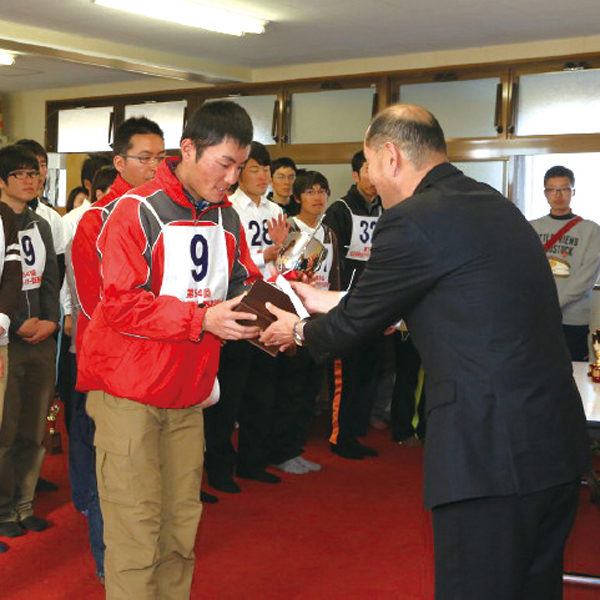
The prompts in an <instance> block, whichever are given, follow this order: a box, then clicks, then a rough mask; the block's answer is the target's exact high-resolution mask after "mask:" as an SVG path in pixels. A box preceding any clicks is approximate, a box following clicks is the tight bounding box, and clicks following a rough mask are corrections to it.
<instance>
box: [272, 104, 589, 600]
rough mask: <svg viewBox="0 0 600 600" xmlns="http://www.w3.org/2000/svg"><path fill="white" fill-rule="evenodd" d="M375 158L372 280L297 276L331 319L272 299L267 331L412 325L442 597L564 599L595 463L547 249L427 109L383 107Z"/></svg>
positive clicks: (341, 343)
mask: <svg viewBox="0 0 600 600" xmlns="http://www.w3.org/2000/svg"><path fill="white" fill-rule="evenodd" d="M365 153H366V155H367V159H368V162H369V175H370V177H371V179H372V180H373V182H374V183H375V185H376V187H377V190H378V192H379V194H380V196H381V198H382V201H383V204H384V206H385V207H386V209H387V210H386V211H385V212H384V214H383V216H382V217H381V219H380V220H379V223H378V225H377V228H376V231H375V235H374V240H373V248H372V253H371V258H370V260H369V262H368V264H367V267H366V269H365V271H364V273H363V275H362V277H361V278H360V280H359V282H358V284H357V285H356V287H354V288H352V289H351V290H350V291H349V292H348V293H347V294H346V295H345V296H344V297H343V298H342V299H341V300H340V299H339V295H338V296H335V295H334V293H332V292H328V293H324V292H319V291H318V290H314V289H312V288H310V286H306V285H302V284H299V285H297V286H296V290H297V292H298V293H299V294H300V296H301V297H302V299H303V301H304V302H305V305H306V306H307V308H308V310H309V311H310V312H312V313H315V312H321V313H325V312H326V313H327V314H326V315H324V316H322V317H321V318H318V319H315V320H311V321H309V322H304V321H298V320H297V317H295V316H292V315H290V314H289V313H284V312H283V311H278V310H277V309H275V308H271V310H272V312H274V313H275V314H276V315H277V316H278V320H277V321H276V322H275V323H274V324H273V325H271V327H270V328H269V329H267V330H266V331H265V332H264V333H263V335H262V339H263V340H264V341H267V342H268V343H273V344H279V345H280V346H285V345H287V344H290V343H291V342H292V340H294V341H296V343H299V344H306V346H307V347H308V349H309V351H310V352H311V354H312V355H313V357H315V358H316V359H318V360H325V359H328V358H332V357H334V356H339V355H341V354H343V353H344V352H347V351H348V350H349V349H351V348H352V347H354V346H356V344H358V343H360V341H361V340H362V339H364V338H365V337H366V336H367V335H369V334H370V333H372V332H373V331H378V330H379V331H381V330H383V329H385V328H386V327H388V326H390V325H391V324H393V323H395V322H397V321H398V320H399V319H400V318H401V317H402V318H404V319H405V320H406V322H407V325H408V327H409V330H410V332H411V334H412V336H413V340H414V342H415V345H416V346H417V348H418V350H419V353H420V354H421V357H422V361H423V366H424V368H425V372H426V374H427V377H426V380H427V384H426V385H427V402H428V406H427V411H428V435H427V445H426V448H425V504H426V506H427V507H428V508H432V509H433V529H434V541H435V568H436V598H437V599H444V600H446V599H458V598H461V599H468V600H473V599H483V598H485V599H486V600H489V599H492V598H498V599H519V600H521V599H525V598H526V599H533V598H535V599H539V600H542V599H544V600H551V599H556V598H561V597H562V560H563V549H564V544H565V540H566V538H567V535H568V533H569V531H570V529H571V526H572V523H573V519H574V517H575V513H576V509H577V499H578V481H579V477H580V474H581V473H583V472H584V471H585V470H586V469H587V468H588V466H589V465H588V461H589V459H588V452H587V435H586V423H585V417H584V413H583V408H582V405H581V399H580V397H579V394H578V392H577V389H576V387H575V383H574V381H573V378H572V371H571V362H570V359H569V354H568V352H567V349H566V346H565V342H564V337H563V335H562V329H561V313H560V308H559V304H558V299H557V294H556V288H555V285H554V281H553V279H552V273H551V272H550V268H549V266H548V261H547V259H546V257H545V255H544V250H543V248H542V245H541V244H540V242H539V239H538V237H537V235H536V234H535V232H534V231H533V229H532V228H531V226H530V225H529V224H528V223H527V221H526V220H525V219H524V217H523V216H522V215H521V214H520V212H519V210H518V209H517V208H516V207H515V206H514V205H513V204H512V203H510V202H508V201H507V200H506V199H505V198H503V197H502V196H501V195H500V194H499V193H498V192H496V191H495V190H493V189H492V188H490V187H489V186H487V185H484V184H481V183H478V182H476V181H473V180H472V179H470V178H468V177H466V176H465V175H463V174H462V173H461V172H460V171H459V170H458V169H456V168H455V167H453V166H452V165H451V164H450V163H448V159H447V156H446V145H445V141H444V135H443V132H442V130H441V128H440V126H439V124H438V122H437V121H436V120H435V118H434V117H433V116H432V115H431V114H430V113H428V112H427V111H425V110H424V109H422V108H420V107H416V106H408V105H398V106H393V107H390V108H388V109H386V110H385V111H383V112H382V113H380V114H379V115H378V116H376V117H375V118H374V120H373V121H372V123H371V125H370V127H369V129H368V130H367V134H366V137H365ZM338 301H339V304H338Z"/></svg>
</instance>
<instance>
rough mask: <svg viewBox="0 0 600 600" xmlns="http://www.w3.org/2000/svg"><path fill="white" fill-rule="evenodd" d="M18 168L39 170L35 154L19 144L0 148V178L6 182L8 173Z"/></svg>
mask: <svg viewBox="0 0 600 600" xmlns="http://www.w3.org/2000/svg"><path fill="white" fill-rule="evenodd" d="M19 169H31V170H32V171H39V169H40V164H39V162H38V159H37V156H36V155H35V154H34V153H33V152H31V150H28V149H27V148H26V147H25V146H22V145H20V144H12V145H11V146H5V147H4V148H0V179H2V181H4V183H6V184H8V174H9V173H12V172H13V171H18V170H19Z"/></svg>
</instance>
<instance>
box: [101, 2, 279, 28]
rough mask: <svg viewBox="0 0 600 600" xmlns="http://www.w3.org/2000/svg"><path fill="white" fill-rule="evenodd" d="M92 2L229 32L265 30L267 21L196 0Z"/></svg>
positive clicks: (137, 13)
mask: <svg viewBox="0 0 600 600" xmlns="http://www.w3.org/2000/svg"><path fill="white" fill-rule="evenodd" d="M92 2H94V3H95V4H99V5H100V6H106V7H107V8H114V9H116V10H123V11H125V12H129V13H133V14H135V15H143V16H145V17H151V18H153V19H161V20H163V21H170V22H172V23H180V24H181V25H188V26H190V27H198V28H200V29H208V30H209V31H216V32H218V33H228V34H230V35H244V34H245V33H264V31H265V25H266V24H267V23H268V21H265V20H264V19H258V18H257V17H253V16H251V15H248V14H245V13H241V12H238V11H236V10H233V9H228V8H219V7H218V6H216V5H214V4H208V3H202V2H196V1H195V0H92Z"/></svg>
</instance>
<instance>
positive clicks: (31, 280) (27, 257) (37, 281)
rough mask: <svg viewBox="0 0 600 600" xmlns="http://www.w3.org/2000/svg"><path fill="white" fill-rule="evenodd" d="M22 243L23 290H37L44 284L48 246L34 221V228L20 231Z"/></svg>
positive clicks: (20, 241)
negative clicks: (45, 244) (43, 277)
mask: <svg viewBox="0 0 600 600" xmlns="http://www.w3.org/2000/svg"><path fill="white" fill-rule="evenodd" d="M19 244H21V264H22V265H23V288H22V289H23V291H24V292H25V291H27V290H35V289H37V288H39V287H40V286H41V285H42V276H43V274H44V269H45V268H46V246H44V241H43V240H42V236H41V235H40V230H39V229H38V226H37V225H36V224H35V223H34V224H33V228H32V229H26V230H25V231H19Z"/></svg>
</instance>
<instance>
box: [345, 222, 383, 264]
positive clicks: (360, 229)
mask: <svg viewBox="0 0 600 600" xmlns="http://www.w3.org/2000/svg"><path fill="white" fill-rule="evenodd" d="M378 220H379V217H361V216H358V215H354V214H353V215H352V238H351V239H350V246H348V252H347V254H346V257H347V258H351V259H352V260H364V261H366V260H369V257H370V256H371V246H372V245H373V230H374V229H375V225H377V221H378Z"/></svg>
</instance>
